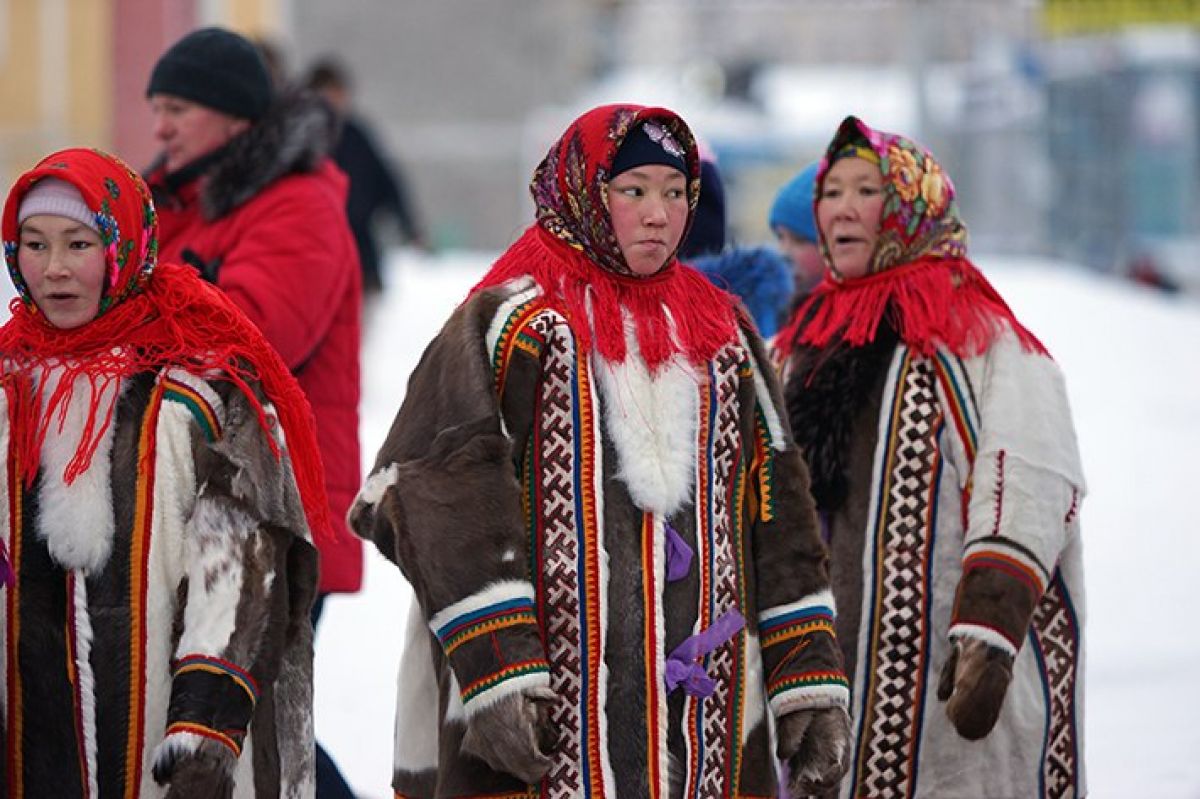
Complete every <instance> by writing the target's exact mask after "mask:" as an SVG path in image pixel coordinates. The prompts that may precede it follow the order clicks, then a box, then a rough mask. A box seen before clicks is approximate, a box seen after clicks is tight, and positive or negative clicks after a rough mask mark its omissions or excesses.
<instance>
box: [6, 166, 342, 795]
mask: <svg viewBox="0 0 1200 799" xmlns="http://www.w3.org/2000/svg"><path fill="white" fill-rule="evenodd" d="M157 233H158V222H157V218H156V215H155V210H154V205H153V203H152V202H151V199H150V194H149V191H148V189H147V188H146V185H145V184H144V183H143V182H142V180H141V178H139V177H138V176H137V175H136V174H135V173H133V172H132V171H131V170H130V169H129V168H128V167H127V166H125V165H124V164H123V163H121V162H120V161H118V160H117V159H115V158H113V157H112V156H108V155H105V154H103V153H100V152H99V151H95V150H83V149H74V150H64V151H62V152H58V153H55V154H53V155H50V156H48V157H47V158H45V159H44V160H43V161H42V162H41V163H39V164H38V165H37V166H36V167H34V168H33V169H32V170H30V171H29V172H27V173H25V174H24V175H22V176H21V177H20V178H19V179H18V180H17V182H16V185H15V186H14V187H13V189H12V191H11V193H10V195H9V197H8V202H7V203H6V205H5V207H4V216H3V237H4V255H5V260H6V261H7V264H8V269H9V274H10V276H11V277H12V279H13V282H14V283H15V285H16V288H17V291H18V293H19V294H20V298H21V301H20V302H19V303H14V306H13V317H12V319H11V320H10V321H9V322H8V323H7V324H6V325H4V326H3V327H2V328H0V381H2V385H3V389H4V390H3V392H2V393H0V403H2V404H3V405H4V410H3V411H2V412H0V419H3V420H4V421H3V425H2V426H0V447H2V448H3V451H4V453H6V454H5V458H4V459H3V460H2V461H0V463H2V464H3V468H4V472H5V474H4V477H3V479H2V480H0V491H3V492H4V495H5V500H4V502H3V505H2V507H3V508H4V511H5V512H4V513H3V515H2V517H0V518H2V519H3V523H2V524H0V542H2V543H3V547H4V552H5V553H6V557H7V562H8V563H9V564H11V572H10V573H9V574H8V575H7V577H8V578H9V581H8V582H9V584H8V586H7V589H6V590H5V591H4V593H3V602H0V626H2V628H3V642H4V655H3V657H2V658H0V669H2V670H3V678H2V679H0V686H2V688H0V691H2V695H3V722H4V724H3V729H4V732H5V752H4V757H3V760H2V761H0V762H3V768H4V778H5V779H4V782H5V784H6V789H7V793H6V795H7V796H9V797H14V799H15V798H17V797H25V796H29V797H35V796H37V797H41V796H55V797H59V796H62V797H84V796H88V797H94V796H99V795H111V796H141V797H157V796H164V795H165V796H170V797H179V799H183V797H215V796H231V795H232V794H233V792H234V791H235V790H237V791H238V795H251V794H254V795H259V796H281V797H304V796H311V795H312V791H313V748H314V744H313V738H312V700H311V670H312V629H311V624H310V622H309V608H310V606H311V603H312V599H313V596H314V595H315V593H316V551H315V549H314V548H313V545H312V543H311V540H310V536H309V530H310V529H316V530H320V529H326V527H325V526H326V525H327V524H328V520H327V518H325V515H326V514H327V512H328V511H327V505H326V499H325V493H324V487H323V484H322V482H321V471H320V468H321V467H320V459H319V455H318V452H317V442H316V437H315V433H314V430H313V422H312V415H311V411H310V410H309V408H308V405H307V403H306V402H305V400H304V397H303V394H302V393H301V391H300V388H299V386H298V385H297V384H296V382H295V380H294V379H293V378H292V377H291V375H290V374H289V373H288V371H287V367H286V366H285V365H284V364H283V362H282V361H281V360H280V359H279V356H278V355H276V354H275V353H274V351H273V350H272V349H271V348H270V346H269V345H268V344H267V342H266V340H265V339H264V338H263V337H262V335H261V334H260V333H259V332H258V331H257V329H256V328H255V327H254V325H253V324H252V323H250V321H249V320H248V319H246V318H245V317H244V316H243V315H242V314H241V312H239V311H238V310H237V309H236V308H235V307H234V306H233V305H232V303H230V302H229V300H228V299H226V298H225V297H224V295H222V294H221V293H220V292H219V291H217V290H216V289H215V288H213V287H212V286H210V285H209V284H207V283H205V282H203V281H202V280H201V279H200V278H199V277H198V276H197V275H196V274H195V272H194V270H192V269H191V268H189V267H184V266H179V265H175V264H169V263H158V262H157V257H158V239H157Z"/></svg>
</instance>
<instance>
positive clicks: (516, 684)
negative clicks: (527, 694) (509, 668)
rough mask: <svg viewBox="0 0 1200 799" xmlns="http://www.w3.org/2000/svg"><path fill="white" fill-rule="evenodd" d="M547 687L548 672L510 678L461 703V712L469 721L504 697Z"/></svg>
mask: <svg viewBox="0 0 1200 799" xmlns="http://www.w3.org/2000/svg"><path fill="white" fill-rule="evenodd" d="M549 687H550V673H549V672H545V671H539V672H535V673H533V674H522V675H521V676H520V677H511V678H509V679H507V680H505V681H504V682H502V683H499V684H498V685H495V686H493V687H491V688H488V689H487V690H486V691H480V692H479V693H477V694H475V696H473V697H471V700H470V701H469V702H463V712H464V713H465V714H466V717H467V718H468V719H469V718H471V717H472V716H474V715H475V714H476V713H478V712H479V711H481V710H484V709H485V708H489V707H491V706H492V705H494V704H496V703H497V702H499V701H500V700H501V699H503V698H504V697H506V696H509V695H511V694H515V693H519V692H520V691H524V690H527V689H533V688H549Z"/></svg>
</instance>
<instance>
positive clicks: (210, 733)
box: [167, 721, 246, 757]
mask: <svg viewBox="0 0 1200 799" xmlns="http://www.w3.org/2000/svg"><path fill="white" fill-rule="evenodd" d="M183 734H186V735H198V736H200V737H201V738H207V739H208V740H210V741H216V742H217V743H219V744H221V745H222V746H225V747H228V748H229V751H231V752H233V756H234V757H241V754H242V745H241V744H240V743H238V742H237V739H236V738H235V737H234V736H237V737H242V736H244V735H245V734H246V731H245V730H214V729H213V728H212V727H205V726H204V725H203V724H196V723H195V722H192V721H176V722H173V723H171V724H168V725H167V737H169V736H171V735H183Z"/></svg>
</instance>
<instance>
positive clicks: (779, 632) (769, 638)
mask: <svg viewBox="0 0 1200 799" xmlns="http://www.w3.org/2000/svg"><path fill="white" fill-rule="evenodd" d="M815 633H828V634H829V635H833V634H834V632H833V617H832V616H829V617H825V618H815V619H811V620H809V621H805V622H798V623H795V624H789V625H787V626H784V627H781V628H778V629H775V630H773V631H772V632H771V633H770V634H768V635H763V637H762V647H763V649H766V648H767V647H769V646H775V645H776V644H782V643H785V642H787V641H792V640H795V639H796V638H804V637H806V636H809V635H813V634H815Z"/></svg>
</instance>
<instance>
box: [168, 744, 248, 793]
mask: <svg viewBox="0 0 1200 799" xmlns="http://www.w3.org/2000/svg"><path fill="white" fill-rule="evenodd" d="M232 761H233V758H232V757H231V756H228V751H227V750H226V752H225V755H221V754H220V753H217V752H215V751H212V750H209V751H205V750H203V749H202V750H201V751H198V752H194V753H192V754H188V755H183V756H182V757H179V758H176V759H173V760H170V761H161V760H160V761H158V762H156V763H155V764H154V779H155V780H157V781H158V782H159V783H165V782H167V781H168V780H170V787H169V788H167V796H166V799H229V797H232V796H233V769H232V765H231V764H232Z"/></svg>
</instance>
